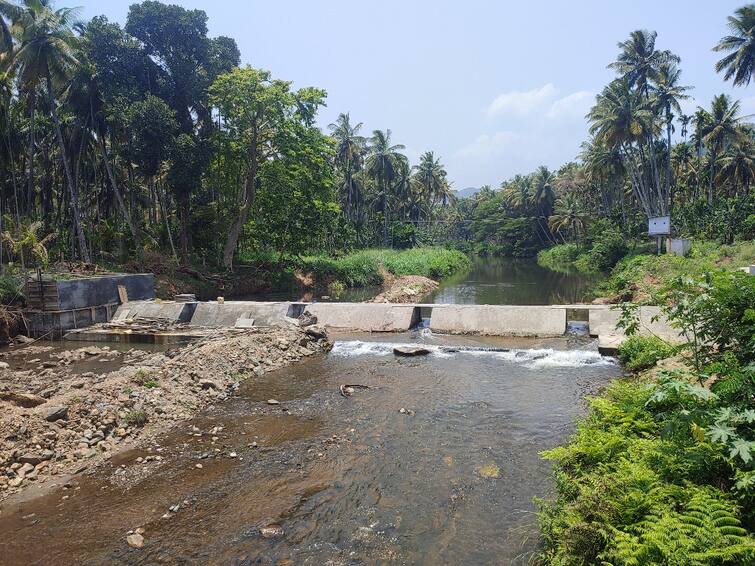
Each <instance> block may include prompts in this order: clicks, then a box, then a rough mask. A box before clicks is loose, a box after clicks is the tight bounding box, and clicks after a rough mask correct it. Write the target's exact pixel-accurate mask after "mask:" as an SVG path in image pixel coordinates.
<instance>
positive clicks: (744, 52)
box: [713, 4, 755, 86]
mask: <svg viewBox="0 0 755 566" xmlns="http://www.w3.org/2000/svg"><path fill="white" fill-rule="evenodd" d="M728 26H729V30H730V31H731V35H727V36H725V37H723V38H721V41H719V42H718V43H717V44H716V46H715V47H713V51H724V52H728V54H727V55H725V56H724V57H723V58H722V59H720V60H719V61H718V62H716V72H718V73H720V72H722V71H723V73H724V80H727V81H728V80H729V79H733V81H732V82H733V83H734V84H735V85H738V86H747V85H748V84H750V81H751V80H752V73H753V70H755V4H749V5H747V6H742V7H741V8H739V9H738V10H737V11H736V12H734V15H733V16H729V17H728Z"/></svg>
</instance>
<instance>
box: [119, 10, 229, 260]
mask: <svg viewBox="0 0 755 566" xmlns="http://www.w3.org/2000/svg"><path fill="white" fill-rule="evenodd" d="M126 31H127V32H128V33H130V34H131V35H133V36H134V37H136V38H138V39H140V40H141V41H142V42H143V44H144V47H145V49H146V52H147V54H148V55H149V57H150V58H152V59H153V60H154V61H156V62H157V63H158V65H159V66H160V67H161V68H162V69H163V70H164V71H165V73H166V81H167V84H166V85H165V87H166V88H165V92H166V94H165V97H166V101H167V102H168V103H169V104H170V105H171V107H172V108H173V109H174V110H175V112H176V118H177V120H178V126H179V129H180V133H181V134H183V135H184V136H188V137H183V138H182V142H183V143H182V144H181V147H184V148H185V149H188V147H189V146H194V147H195V149H196V150H197V153H196V154H195V156H194V157H193V159H191V161H189V162H188V165H191V166H192V174H191V175H187V174H186V171H185V170H175V171H173V172H172V175H171V176H170V177H171V179H172V181H173V191H174V193H175V195H176V199H177V202H178V212H179V214H178V216H179V220H180V225H181V237H180V242H181V245H180V249H181V259H182V261H184V262H188V260H189V245H190V244H189V240H190V235H189V220H190V215H191V198H192V195H193V194H194V193H195V192H196V190H197V189H198V188H199V187H200V182H199V181H200V180H201V174H202V172H203V171H204V169H205V168H206V166H207V165H208V164H209V151H208V149H209V143H210V136H211V134H212V128H213V122H212V116H211V112H210V106H209V104H208V99H207V96H208V88H209V86H210V84H212V82H213V81H214V80H215V78H216V77H217V76H218V75H219V74H220V73H223V72H226V71H229V70H231V69H232V68H233V67H235V66H236V65H238V63H239V58H240V55H239V51H238V48H237V47H236V44H235V42H234V41H233V40H232V39H230V38H217V39H210V38H208V37H207V14H205V12H203V11H202V10H187V9H185V8H182V7H180V6H176V5H173V4H162V3H160V2H155V1H153V0H146V1H145V2H142V3H141V4H134V5H132V6H131V7H130V8H129V13H128V19H127V21H126ZM189 138H192V139H191V140H190V139H189ZM182 155H184V156H186V157H187V158H188V154H182ZM172 163H173V166H174V168H178V167H183V166H184V165H187V162H186V161H182V160H173V162H172ZM197 171H198V172H199V175H196V174H194V173H196V172H197Z"/></svg>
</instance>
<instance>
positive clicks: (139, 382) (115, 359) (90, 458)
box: [0, 326, 329, 500]
mask: <svg viewBox="0 0 755 566" xmlns="http://www.w3.org/2000/svg"><path fill="white" fill-rule="evenodd" d="M328 348H329V343H328V342H327V338H326V336H325V334H324V331H322V330H321V329H320V328H319V327H316V326H310V327H308V328H298V327H291V328H287V329H272V328H260V329H248V330H243V331H239V330H233V329H229V330H218V331H217V332H216V333H215V334H214V335H212V336H210V337H207V338H203V339H202V340H200V341H198V342H195V343H193V344H191V345H188V346H185V347H182V348H174V349H169V350H165V351H162V352H155V351H152V352H150V351H146V350H142V349H138V347H137V348H131V349H128V350H127V351H119V350H117V349H115V348H112V347H109V346H107V345H87V346H84V347H81V348H77V349H73V350H66V349H62V348H60V347H56V346H54V345H51V344H50V343H45V342H37V343H35V344H29V345H26V346H21V347H19V348H18V349H15V350H13V349H12V350H9V351H6V352H4V353H3V356H4V358H3V359H4V360H5V361H2V362H0V366H1V367H0V431H1V433H0V434H1V435H2V436H1V437H0V469H1V470H2V472H3V473H2V474H0V500H2V499H5V498H7V497H9V496H11V495H13V494H18V493H19V492H21V491H26V490H28V491H30V492H36V493H38V492H39V491H40V489H39V488H42V487H44V486H45V484H52V483H58V482H52V481H51V480H53V479H56V478H59V479H60V481H61V482H65V478H66V477H67V476H68V475H70V474H79V473H82V472H85V471H92V470H93V469H95V468H96V467H97V466H98V465H99V464H101V463H102V462H104V461H106V460H108V459H110V458H111V457H113V455H114V454H117V453H118V452H120V451H122V450H123V449H125V448H134V447H138V446H141V445H142V444H144V442H146V441H147V440H148V439H151V438H153V437H155V436H156V435H157V434H159V433H162V432H165V431H166V430H168V429H170V428H171V427H173V426H174V425H175V424H176V423H179V422H181V421H184V420H186V419H188V418H190V417H192V416H193V415H194V414H195V413H196V412H197V411H199V410H200V409H201V408H203V407H205V406H207V405H209V404H211V403H214V402H216V401H220V400H223V399H225V398H226V397H227V396H228V395H229V394H230V393H231V392H233V391H234V390H235V389H236V388H237V387H238V385H239V382H241V381H242V380H244V379H246V378H249V377H259V376H262V375H263V374H264V373H265V372H267V371H270V370H274V369H277V368H280V367H283V366H285V365H287V364H289V363H291V362H294V361H296V360H299V359H301V358H303V357H306V356H310V355H312V354H314V353H317V352H321V351H325V350H327V349H328ZM147 458H149V459H150V460H156V461H159V460H160V459H161V458H162V457H161V456H160V455H159V454H156V455H151V456H147ZM32 487H34V488H35V489H29V488H32ZM32 494H33V493H30V494H29V495H30V496H31V495H32Z"/></svg>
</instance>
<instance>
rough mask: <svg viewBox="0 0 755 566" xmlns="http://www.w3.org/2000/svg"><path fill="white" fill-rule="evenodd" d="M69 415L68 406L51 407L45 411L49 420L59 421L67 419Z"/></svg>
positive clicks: (46, 418)
mask: <svg viewBox="0 0 755 566" xmlns="http://www.w3.org/2000/svg"><path fill="white" fill-rule="evenodd" d="M67 416H68V407H65V406H61V407H50V408H49V409H48V410H47V412H46V413H45V420H46V421H49V422H51V423H52V422H55V421H59V420H60V419H65V418H66V417H67Z"/></svg>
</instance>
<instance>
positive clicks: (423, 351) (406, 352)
mask: <svg viewBox="0 0 755 566" xmlns="http://www.w3.org/2000/svg"><path fill="white" fill-rule="evenodd" d="M393 353H394V354H396V355H397V356H426V355H428V354H429V353H430V350H429V349H428V348H423V347H422V346H395V347H394V348H393Z"/></svg>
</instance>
